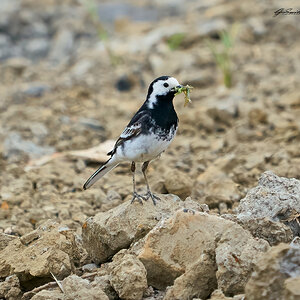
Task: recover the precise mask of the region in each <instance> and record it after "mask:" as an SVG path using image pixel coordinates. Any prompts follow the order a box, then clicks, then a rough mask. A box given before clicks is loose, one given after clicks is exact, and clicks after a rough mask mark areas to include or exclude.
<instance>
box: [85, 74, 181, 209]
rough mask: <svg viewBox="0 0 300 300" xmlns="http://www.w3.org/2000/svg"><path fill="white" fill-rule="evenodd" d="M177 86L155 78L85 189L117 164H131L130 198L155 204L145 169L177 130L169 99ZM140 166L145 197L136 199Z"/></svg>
mask: <svg viewBox="0 0 300 300" xmlns="http://www.w3.org/2000/svg"><path fill="white" fill-rule="evenodd" d="M180 87H181V85H180V84H179V82H178V81H177V80H176V79H175V78H174V77H170V76H161V77H158V78H156V79H155V80H154V81H153V82H152V83H151V84H150V86H149V89H148V94H147V98H146V101H145V102H144V104H143V105H142V106H141V108H140V109H139V110H138V111H137V113H136V114H135V115H134V116H133V118H132V119H131V121H130V122H129V124H128V125H127V127H126V128H125V129H124V131H123V132H122V134H121V135H120V137H119V139H118V140H117V141H116V143H115V146H114V149H113V150H112V151H110V152H109V153H107V154H108V155H110V158H109V159H108V161H107V162H106V163H105V164H104V165H103V166H101V167H100V168H99V169H98V170H97V171H96V172H95V173H94V174H93V175H92V176H91V177H90V178H89V179H88V180H87V181H86V183H85V184H84V186H83V188H84V189H88V188H89V187H91V186H92V185H93V184H94V183H95V182H96V181H97V180H99V179H100V178H101V177H103V176H104V175H105V174H106V173H108V172H109V171H111V170H112V169H113V168H115V167H116V166H117V165H118V164H119V163H121V162H124V161H131V162H132V163H131V171H132V177H133V198H132V201H131V202H134V201H135V200H137V201H139V202H140V203H142V200H147V199H149V197H150V198H151V199H152V201H153V203H154V204H156V201H155V200H156V199H159V198H158V197H157V196H156V195H154V194H153V193H152V192H151V190H150V187H149V184H148V180H147V176H146V169H147V167H148V165H149V163H150V161H151V160H153V159H155V158H156V157H158V156H159V155H160V154H161V153H162V152H164V151H165V150H166V149H167V147H168V146H169V145H170V143H171V141H172V140H173V138H174V136H175V134H176V130H177V127H178V117H177V114H176V112H175V109H174V105H173V99H174V96H175V94H176V92H177V90H178V88H180ZM136 162H142V163H143V166H142V172H143V175H144V178H145V182H146V185H147V193H146V195H143V196H142V195H139V194H138V193H137V191H136V187H135V163H136Z"/></svg>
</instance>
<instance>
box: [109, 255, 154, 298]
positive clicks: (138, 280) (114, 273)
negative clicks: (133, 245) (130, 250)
mask: <svg viewBox="0 0 300 300" xmlns="http://www.w3.org/2000/svg"><path fill="white" fill-rule="evenodd" d="M111 268H112V269H111V279H110V282H111V285H112V287H113V288H114V289H115V291H116V292H117V293H118V295H119V297H120V298H121V299H124V300H140V299H142V298H143V294H144V292H145V291H146V289H147V287H148V285H147V272H146V269H145V267H144V265H143V264H142V263H141V261H140V260H139V259H138V258H137V257H136V256H134V255H131V254H124V253H118V254H117V255H115V256H114V258H113V263H112V265H111Z"/></svg>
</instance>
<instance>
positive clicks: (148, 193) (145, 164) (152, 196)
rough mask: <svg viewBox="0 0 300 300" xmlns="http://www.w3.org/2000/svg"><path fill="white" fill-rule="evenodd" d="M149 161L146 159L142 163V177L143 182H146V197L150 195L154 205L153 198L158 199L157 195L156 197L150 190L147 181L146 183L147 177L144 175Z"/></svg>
mask: <svg viewBox="0 0 300 300" xmlns="http://www.w3.org/2000/svg"><path fill="white" fill-rule="evenodd" d="M149 162H150V161H146V162H144V163H143V166H142V172H143V174H144V178H145V182H146V185H147V194H146V195H145V196H146V197H147V199H148V198H149V197H151V199H152V201H153V204H154V205H156V201H155V200H160V198H159V197H157V196H156V195H154V194H153V193H152V192H151V190H150V186H149V183H148V179H147V176H146V170H147V168H148V165H149Z"/></svg>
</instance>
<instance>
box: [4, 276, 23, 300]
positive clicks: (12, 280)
mask: <svg viewBox="0 0 300 300" xmlns="http://www.w3.org/2000/svg"><path fill="white" fill-rule="evenodd" d="M21 295H22V292H21V288H20V282H19V279H18V277H17V276H16V275H12V276H9V277H7V278H6V279H5V281H3V282H0V298H1V299H7V300H18V299H21Z"/></svg>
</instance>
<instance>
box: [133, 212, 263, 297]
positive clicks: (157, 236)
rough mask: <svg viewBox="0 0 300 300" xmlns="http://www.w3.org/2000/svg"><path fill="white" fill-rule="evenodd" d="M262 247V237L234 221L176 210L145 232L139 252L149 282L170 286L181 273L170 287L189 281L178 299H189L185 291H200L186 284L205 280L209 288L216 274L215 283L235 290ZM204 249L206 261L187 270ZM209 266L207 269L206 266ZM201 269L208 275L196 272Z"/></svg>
mask: <svg viewBox="0 0 300 300" xmlns="http://www.w3.org/2000/svg"><path fill="white" fill-rule="evenodd" d="M232 238H233V241H231V240H232ZM267 249H268V243H267V242H266V241H263V240H257V239H253V238H252V236H251V234H250V233H249V232H248V231H246V230H244V229H243V228H242V227H241V226H239V225H238V224H236V223H234V222H231V221H228V220H225V219H223V218H220V217H217V216H214V215H208V214H206V213H199V212H194V213H190V212H184V211H182V210H181V211H177V212H176V213H175V214H174V215H173V216H172V217H171V218H169V219H168V220H163V221H161V222H160V223H159V224H157V226H155V227H154V228H153V229H152V230H151V231H150V232H149V233H148V235H147V236H146V237H145V241H144V245H143V247H142V248H141V250H140V253H139V256H138V257H139V259H140V260H141V261H142V262H143V264H144V265H145V267H146V270H147V278H148V284H150V285H152V286H154V287H156V288H158V289H164V288H166V287H167V286H170V285H172V284H173V282H174V280H175V279H176V278H177V277H179V276H181V275H182V274H184V273H186V275H185V277H183V279H182V280H181V282H180V281H179V279H178V281H177V283H175V285H174V287H173V292H174V291H175V290H176V289H177V287H176V286H179V285H181V286H183V284H186V285H187V286H190V292H191V294H190V295H185V296H184V297H187V298H183V299H188V296H189V297H192V296H194V295H195V293H196V292H199V293H200V290H198V291H197V290H196V289H194V288H193V287H191V285H193V284H195V285H196V284H198V288H199V289H200V288H201V286H204V285H205V283H207V282H210V284H211V286H210V288H209V289H208V290H209V291H210V292H212V291H213V289H215V288H216V287H217V285H215V284H213V282H215V280H216V279H215V277H216V276H217V281H218V286H221V287H222V288H224V291H225V292H226V293H236V292H240V291H241V290H242V289H243V285H244V284H245V283H246V281H247V279H248V277H249V276H250V273H251V271H252V267H253V264H254V263H255V262H256V259H257V258H258V257H259V256H260V254H261V253H262V252H264V251H266V250H267ZM204 253H206V254H208V255H207V256H206V260H207V262H206V263H203V264H199V265H197V268H196V267H195V268H194V270H193V271H192V272H196V273H194V274H193V273H191V275H189V272H188V270H189V269H191V268H192V266H193V265H194V264H195V262H197V261H199V259H200V258H201V255H203V254H204ZM209 257H210V258H211V261H209ZM214 257H216V264H215V263H214ZM209 265H210V266H211V270H210V272H208V270H207V269H208V267H207V266H209ZM215 270H217V273H216V274H215V272H214V271H215ZM201 274H206V276H209V278H207V277H206V276H203V277H201ZM228 274H230V277H229V278H228ZM241 276H243V278H241ZM186 278H190V279H191V278H193V279H194V280H196V282H197V283H196V282H194V283H191V282H189V280H186ZM238 282H241V283H240V284H237V283H238ZM235 284H237V285H236V287H235ZM173 292H172V293H173ZM207 292H208V291H207ZM170 293H171V292H170ZM203 293H204V292H203ZM205 293H206V292H205ZM176 296H177V295H176Z"/></svg>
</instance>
